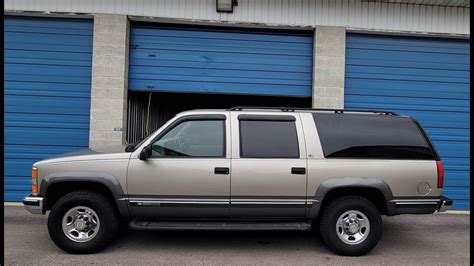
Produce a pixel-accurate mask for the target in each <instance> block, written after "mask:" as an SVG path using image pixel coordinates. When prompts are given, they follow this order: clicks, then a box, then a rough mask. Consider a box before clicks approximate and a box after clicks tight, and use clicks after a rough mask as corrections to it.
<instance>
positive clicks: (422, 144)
mask: <svg viewBox="0 0 474 266" xmlns="http://www.w3.org/2000/svg"><path fill="white" fill-rule="evenodd" d="M313 117H314V121H315V123H316V126H317V129H318V133H319V137H320V139H321V145H322V147H323V151H324V156H325V157H327V158H373V159H434V158H435V155H434V153H433V151H432V150H431V148H430V146H429V144H428V142H427V140H426V139H425V137H424V136H423V134H422V133H421V131H420V129H419V128H418V126H417V125H416V124H415V122H413V120H411V119H410V118H408V117H392V116H375V115H362V114H340V115H339V114H336V115H333V114H313Z"/></svg>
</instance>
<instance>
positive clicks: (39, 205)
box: [23, 195, 45, 214]
mask: <svg viewBox="0 0 474 266" xmlns="http://www.w3.org/2000/svg"><path fill="white" fill-rule="evenodd" d="M43 201H44V198H43V197H38V196H33V195H29V196H27V197H25V198H24V199H23V205H24V206H25V209H26V210H27V211H29V212H31V213H33V214H44V213H45V212H44V210H43Z"/></svg>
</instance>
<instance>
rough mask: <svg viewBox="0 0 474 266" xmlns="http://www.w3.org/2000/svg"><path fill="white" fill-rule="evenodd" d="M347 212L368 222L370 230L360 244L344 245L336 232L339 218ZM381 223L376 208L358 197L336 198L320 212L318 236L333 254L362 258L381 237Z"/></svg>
mask: <svg viewBox="0 0 474 266" xmlns="http://www.w3.org/2000/svg"><path fill="white" fill-rule="evenodd" d="M349 210H356V211H359V212H361V213H363V214H364V215H365V216H366V217H367V219H368V220H369V222H370V230H369V233H368V235H367V237H366V238H365V239H364V240H363V241H362V242H360V243H357V244H347V243H344V242H343V241H342V240H341V239H340V238H339V236H338V233H337V232H336V225H337V221H338V219H339V217H340V216H341V215H342V214H343V213H345V212H346V211H349ZM382 232H383V222H382V217H381V216H380V213H379V211H378V210H377V208H376V207H375V206H374V204H372V202H370V201H369V200H367V199H366V198H363V197H360V196H346V197H340V198H337V199H335V200H333V201H331V202H329V204H328V205H326V206H325V207H324V209H323V210H322V216H321V220H320V234H321V237H322V239H323V241H324V242H325V243H326V245H327V246H328V248H329V249H331V250H332V251H333V252H334V253H336V254H339V255H343V256H362V255H365V254H367V253H368V252H369V251H371V250H372V249H373V248H374V247H375V246H376V245H377V243H378V242H379V240H380V238H381V237H382Z"/></svg>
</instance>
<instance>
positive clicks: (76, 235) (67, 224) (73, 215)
mask: <svg viewBox="0 0 474 266" xmlns="http://www.w3.org/2000/svg"><path fill="white" fill-rule="evenodd" d="M62 228H63V232H64V234H65V235H66V236H67V237H68V238H69V239H71V240H72V241H74V242H87V241H89V240H91V239H93V238H94V237H95V236H96V235H97V233H98V232H99V228H100V221H99V216H98V215H97V213H95V211H94V210H92V209H91V208H89V207H84V206H78V207H74V208H71V209H70V210H69V211H67V212H66V214H65V215H64V217H63V220H62Z"/></svg>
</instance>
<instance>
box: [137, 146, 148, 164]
mask: <svg viewBox="0 0 474 266" xmlns="http://www.w3.org/2000/svg"><path fill="white" fill-rule="evenodd" d="M150 151H151V146H150V145H147V146H145V147H144V148H143V150H142V151H141V152H140V156H139V157H138V158H139V159H140V160H142V161H146V159H148V157H150Z"/></svg>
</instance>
